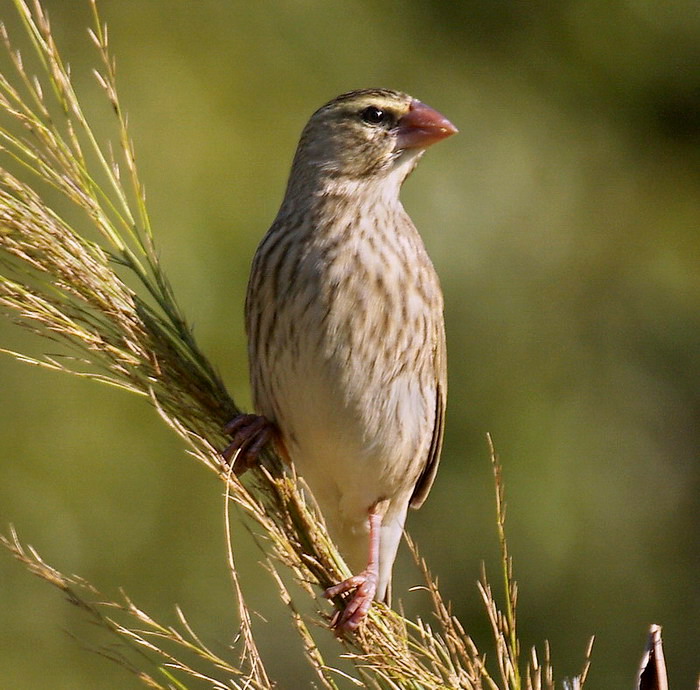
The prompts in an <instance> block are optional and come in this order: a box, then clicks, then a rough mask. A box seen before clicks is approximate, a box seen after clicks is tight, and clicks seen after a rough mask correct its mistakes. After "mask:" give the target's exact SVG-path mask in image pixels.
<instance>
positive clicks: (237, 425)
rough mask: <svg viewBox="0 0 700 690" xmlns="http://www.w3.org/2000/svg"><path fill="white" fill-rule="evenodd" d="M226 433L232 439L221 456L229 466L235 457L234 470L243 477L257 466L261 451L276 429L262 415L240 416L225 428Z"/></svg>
mask: <svg viewBox="0 0 700 690" xmlns="http://www.w3.org/2000/svg"><path fill="white" fill-rule="evenodd" d="M224 431H225V432H226V433H227V434H229V435H231V436H232V439H231V443H230V444H229V445H228V446H227V447H226V448H225V449H224V450H223V451H222V453H221V455H222V456H223V458H224V460H226V462H227V463H229V464H230V463H231V459H232V458H234V457H235V460H234V462H235V467H234V470H235V472H236V474H237V475H241V474H243V473H244V472H245V471H246V470H248V469H250V468H251V467H253V465H255V463H256V462H257V459H258V455H259V454H260V451H261V450H262V449H263V448H264V447H265V444H266V443H267V442H268V441H269V440H270V439H271V438H272V436H273V434H274V431H275V427H274V426H273V424H272V422H270V421H268V420H267V419H266V418H265V417H261V416H260V415H256V414H239V415H237V416H235V417H234V418H233V419H232V420H231V421H230V422H229V423H228V424H227V425H226V426H225V427H224ZM236 453H238V454H237V455H236Z"/></svg>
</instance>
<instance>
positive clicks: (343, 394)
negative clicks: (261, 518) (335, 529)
mask: <svg viewBox="0 0 700 690" xmlns="http://www.w3.org/2000/svg"><path fill="white" fill-rule="evenodd" d="M305 332H306V333H310V334H316V335H317V334H318V330H314V329H310V330H308V331H305ZM351 349H352V350H353V351H352V352H349V351H345V350H346V348H344V347H342V346H338V347H336V348H335V349H331V351H326V353H325V354H324V355H319V354H318V349H317V348H315V347H313V346H311V345H310V344H303V343H302V344H299V346H298V347H296V348H287V349H286V354H282V355H281V356H280V358H279V360H278V363H277V367H276V369H277V372H276V376H275V379H276V381H277V386H278V387H277V390H276V391H275V394H274V397H275V400H276V408H277V411H276V414H277V416H278V417H279V421H278V425H279V427H280V430H281V433H282V436H283V438H284V441H285V445H286V447H287V450H288V451H289V454H290V456H291V459H292V461H293V462H294V465H295V468H296V470H297V472H298V473H299V474H300V475H301V476H302V477H303V478H304V479H305V481H306V482H307V483H308V485H309V487H310V488H311V491H312V492H313V494H314V497H315V498H316V500H317V501H318V503H319V506H320V508H321V510H322V512H323V514H324V516H325V517H326V519H327V520H328V521H329V523H331V525H330V526H331V528H332V523H334V522H336V521H337V522H339V523H341V524H343V525H344V526H347V525H349V524H352V523H357V525H358V529H364V528H365V525H366V518H367V513H368V510H369V509H370V508H371V507H372V506H373V505H374V504H376V503H378V502H379V501H383V500H389V502H390V503H391V502H392V501H393V502H395V503H405V502H406V501H407V500H408V497H409V496H410V493H411V492H412V489H413V486H414V485H415V482H416V479H417V476H418V474H419V473H420V471H421V469H422V465H423V462H424V461H425V458H426V456H427V451H428V444H429V441H430V438H431V435H432V425H433V423H434V410H435V395H436V393H435V384H434V382H433V381H432V379H431V380H430V381H429V382H428V381H426V378H427V377H425V376H421V375H420V372H415V371H410V372H409V371H405V372H403V373H401V372H400V371H399V369H400V368H398V367H396V363H395V362H393V361H390V362H388V363H385V365H384V366H380V365H378V364H377V362H376V358H372V356H371V354H370V353H369V352H366V353H364V352H363V349H362V348H357V347H353V348H351ZM397 372H398V373H397Z"/></svg>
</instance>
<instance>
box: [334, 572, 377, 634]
mask: <svg viewBox="0 0 700 690" xmlns="http://www.w3.org/2000/svg"><path fill="white" fill-rule="evenodd" d="M352 590H355V591H354V593H353V595H352V597H350V599H349V601H348V602H347V604H346V605H345V608H344V609H343V610H342V611H336V613H335V615H334V616H333V618H332V619H331V627H332V628H333V629H334V630H336V631H338V632H352V631H354V630H356V629H357V628H358V627H359V625H360V623H361V622H362V621H363V620H364V618H365V616H366V615H367V612H368V611H369V608H370V606H371V605H372V600H373V599H374V595H375V592H376V591H377V577H376V575H375V574H374V573H373V572H364V573H360V574H359V575H353V576H352V577H349V578H348V579H347V580H343V581H342V582H340V583H338V584H337V585H333V586H332V587H329V588H328V589H327V590H326V591H325V592H324V593H323V596H324V597H325V598H326V599H333V598H334V597H337V596H339V595H340V594H345V593H346V592H350V591H352Z"/></svg>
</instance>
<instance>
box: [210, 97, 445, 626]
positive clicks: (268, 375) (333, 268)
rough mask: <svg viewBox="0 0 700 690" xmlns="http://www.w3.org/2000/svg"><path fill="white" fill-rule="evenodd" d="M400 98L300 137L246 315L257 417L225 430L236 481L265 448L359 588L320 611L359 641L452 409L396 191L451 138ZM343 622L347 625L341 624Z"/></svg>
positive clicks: (351, 586)
mask: <svg viewBox="0 0 700 690" xmlns="http://www.w3.org/2000/svg"><path fill="white" fill-rule="evenodd" d="M457 131H458V130H457V128H456V127H455V126H454V125H453V124H452V123H451V122H450V121H449V120H447V119H446V118H445V117H444V116H443V115H441V114H440V113H439V112H438V111H436V110H434V109H433V108H431V107H429V106H428V105H426V104H424V103H422V102H421V101H419V100H417V99H415V98H413V97H411V96H409V95H408V94H405V93H402V92H400V91H393V90H389V89H382V88H372V89H362V90H356V91H351V92H348V93H344V94H342V95H340V96H338V97H337V98H335V99H333V100H331V101H330V102H328V103H326V104H325V105H323V106H322V107H321V108H319V109H318V110H317V111H316V112H315V113H314V114H313V115H312V116H311V118H310V119H309V121H308V123H307V125H306V126H305V128H304V129H303V132H302V134H301V138H300V140H299V144H298V147H297V150H296V154H295V156H294V159H293V162H292V167H291V173H290V175H289V179H288V183H287V188H286V192H285V195H284V198H283V201H282V204H281V206H280V209H279V212H278V214H277V216H276V218H275V220H274V222H273V223H272V226H271V227H270V229H269V230H268V232H267V234H266V235H265V236H264V238H263V239H262V241H261V242H260V244H259V246H258V249H257V251H256V253H255V256H254V258H253V262H252V267H251V272H250V278H249V282H248V289H247V295H246V302H245V322H246V332H247V337H248V354H249V368H250V382H251V388H252V395H253V405H254V410H255V413H254V414H241V415H238V416H237V417H234V419H233V420H231V422H229V424H227V425H226V427H225V431H226V432H227V433H228V434H229V435H230V436H231V444H230V445H229V446H228V447H227V448H226V449H225V450H224V451H223V455H224V457H225V458H226V460H227V461H229V462H231V461H232V459H233V461H234V465H235V469H236V471H237V472H238V473H240V472H242V471H245V470H246V469H247V468H248V467H250V466H252V465H254V464H255V462H256V460H257V456H258V454H259V453H260V451H261V450H262V449H263V447H264V446H265V445H266V444H267V443H270V442H273V443H274V444H275V445H276V447H277V449H278V451H279V452H280V454H281V455H282V457H284V458H286V459H287V460H288V461H289V462H291V463H292V464H293V466H294V469H295V471H296V473H297V474H298V475H300V476H302V477H303V478H304V480H305V482H306V485H307V486H308V487H309V488H310V490H311V493H312V494H313V496H314V499H315V501H316V503H317V505H318V507H319V508H320V511H321V513H322V515H323V518H324V520H325V522H326V525H327V527H328V530H329V533H330V535H331V537H332V538H333V539H334V541H335V543H336V544H337V546H338V548H339V550H340V552H341V554H342V555H343V557H344V558H345V560H346V563H347V564H348V566H349V567H350V569H351V571H352V573H354V574H353V575H352V576H351V577H350V578H348V579H346V580H344V581H342V582H340V583H338V584H335V585H333V586H331V587H329V588H328V589H327V590H325V592H324V596H325V597H327V598H329V599H333V600H335V601H339V602H340V603H341V604H344V606H342V605H341V607H340V608H339V609H338V610H337V611H336V613H335V615H334V616H333V618H332V620H331V626H332V627H333V628H335V629H336V631H337V632H338V633H345V632H352V631H354V630H356V629H357V628H358V626H359V625H360V623H361V622H362V621H363V620H364V619H365V617H366V615H367V613H368V611H369V609H370V606H371V604H372V601H373V600H377V601H381V602H385V603H387V604H389V603H390V592H391V578H392V570H393V564H394V560H395V558H396V554H397V549H398V546H399V542H400V540H401V536H402V533H403V529H404V524H405V521H406V516H407V511H408V508H409V506H410V507H413V508H418V507H420V506H421V505H422V504H423V502H424V500H425V498H426V496H427V495H428V492H429V491H430V488H431V486H432V484H433V480H434V478H435V473H436V470H437V467H438V462H439V459H440V453H441V447H442V439H443V429H444V421H445V405H446V399H447V397H446V396H447V374H446V371H447V369H446V366H447V365H446V346H445V327H444V317H443V296H442V291H441V287H440V282H439V279H438V276H437V273H436V271H435V268H434V267H433V264H432V262H431V260H430V258H429V256H428V253H427V251H426V248H425V245H424V243H423V240H422V239H421V236H420V235H419V234H418V231H417V230H416V228H415V226H414V224H413V222H412V221H411V219H410V217H409V216H408V214H407V212H406V211H405V210H404V208H403V205H402V204H401V201H400V199H399V191H400V188H401V185H402V184H403V182H404V180H405V179H406V178H407V177H408V175H409V174H410V173H411V172H412V171H413V169H414V168H415V166H416V164H417V162H418V160H419V159H420V158H421V156H422V155H423V153H424V152H425V150H426V149H427V148H428V147H429V146H430V145H432V144H434V143H436V142H438V141H440V140H442V139H445V138H447V137H449V136H451V135H452V134H455V133H456V132H457ZM341 609H342V611H341Z"/></svg>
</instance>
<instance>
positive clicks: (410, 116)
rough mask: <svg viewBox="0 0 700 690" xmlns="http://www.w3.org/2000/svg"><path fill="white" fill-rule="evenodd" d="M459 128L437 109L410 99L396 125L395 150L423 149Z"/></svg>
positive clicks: (454, 132)
mask: <svg viewBox="0 0 700 690" xmlns="http://www.w3.org/2000/svg"><path fill="white" fill-rule="evenodd" d="M458 131H459V130H458V129H457V128H456V127H455V126H454V125H453V124H452V123H451V122H450V121H449V120H448V119H447V118H446V117H445V116H444V115H441V114H440V113H439V112H438V111H437V110H434V109H433V108H431V107H430V106H428V105H426V104H425V103H421V102H420V101H415V100H414V101H412V102H411V105H410V106H409V109H408V112H407V113H406V114H405V115H404V116H403V117H402V118H401V119H400V120H399V122H398V124H397V125H396V132H397V138H396V147H395V150H397V151H398V150H403V149H424V148H427V147H428V146H430V145H431V144H434V143H435V142H437V141H441V140H442V139H446V138H447V137H449V136H452V135H453V134H456V133H457V132H458Z"/></svg>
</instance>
